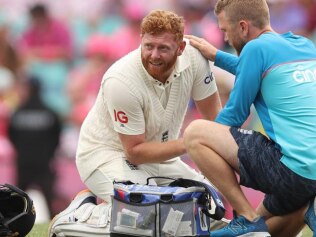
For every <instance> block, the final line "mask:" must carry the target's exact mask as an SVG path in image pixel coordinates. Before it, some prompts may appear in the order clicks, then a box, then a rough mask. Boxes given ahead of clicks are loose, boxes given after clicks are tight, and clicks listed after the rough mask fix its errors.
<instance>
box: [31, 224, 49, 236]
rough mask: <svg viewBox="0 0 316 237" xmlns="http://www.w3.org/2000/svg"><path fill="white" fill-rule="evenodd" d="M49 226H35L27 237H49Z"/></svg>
mask: <svg viewBox="0 0 316 237" xmlns="http://www.w3.org/2000/svg"><path fill="white" fill-rule="evenodd" d="M47 230H48V224H41V225H35V226H34V227H33V229H32V230H31V232H30V233H29V234H28V235H27V236H26V237H47V236H48V232H47Z"/></svg>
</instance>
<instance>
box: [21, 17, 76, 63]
mask: <svg viewBox="0 0 316 237" xmlns="http://www.w3.org/2000/svg"><path fill="white" fill-rule="evenodd" d="M20 46H21V52H22V54H24V55H25V54H26V55H29V53H31V56H35V57H37V58H39V59H41V60H54V59H65V58H69V57H70V56H71V54H72V40H71V36H70V32H69V30H68V28H67V27H66V26H65V25H64V24H63V23H61V22H59V21H57V20H55V19H49V21H47V22H46V24H45V25H44V26H43V25H40V26H39V25H32V26H31V27H30V28H29V29H28V30H27V31H26V32H25V33H24V34H23V36H22V38H21V44H20Z"/></svg>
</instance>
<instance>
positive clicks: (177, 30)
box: [141, 10, 184, 41]
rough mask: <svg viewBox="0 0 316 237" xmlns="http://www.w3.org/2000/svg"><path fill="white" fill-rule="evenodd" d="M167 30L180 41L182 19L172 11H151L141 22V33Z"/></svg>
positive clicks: (182, 30) (182, 27)
mask: <svg viewBox="0 0 316 237" xmlns="http://www.w3.org/2000/svg"><path fill="white" fill-rule="evenodd" d="M164 32H169V33H172V34H174V35H175V39H176V41H182V40H183V35H184V19H183V17H181V16H178V15H177V14H175V13H174V12H171V11H164V10H153V11H151V12H150V13H149V14H148V15H147V16H146V17H145V18H144V19H143V20H142V23H141V34H142V35H144V34H145V33H148V34H153V35H155V34H160V33H164Z"/></svg>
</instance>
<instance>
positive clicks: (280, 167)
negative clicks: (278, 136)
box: [230, 127, 316, 215]
mask: <svg viewBox="0 0 316 237" xmlns="http://www.w3.org/2000/svg"><path fill="white" fill-rule="evenodd" d="M230 132H231V134H232V136H233V137H234V139H235V141H236V143H237V145H238V147H239V149H238V159H239V168H240V184H241V185H243V186H246V187H249V188H253V189H255V190H259V191H261V192H263V193H265V197H264V200H263V205H264V206H265V208H266V209H267V210H268V211H269V212H270V213H272V214H273V215H285V214H288V213H291V212H293V211H296V210H298V209H299V208H301V207H303V206H304V205H306V204H307V203H308V201H310V200H311V199H312V198H313V197H315V195H316V180H310V179H306V178H304V177H302V176H300V175H298V174H296V173H294V172H293V171H292V170H290V169H289V168H287V167H286V166H285V165H284V164H283V163H282V162H280V159H281V158H282V153H281V151H280V149H279V148H278V147H277V146H276V144H275V143H274V142H273V141H271V140H269V139H268V138H267V137H265V136H264V135H262V134H261V133H259V132H255V131H252V130H244V129H239V128H234V127H232V128H230Z"/></svg>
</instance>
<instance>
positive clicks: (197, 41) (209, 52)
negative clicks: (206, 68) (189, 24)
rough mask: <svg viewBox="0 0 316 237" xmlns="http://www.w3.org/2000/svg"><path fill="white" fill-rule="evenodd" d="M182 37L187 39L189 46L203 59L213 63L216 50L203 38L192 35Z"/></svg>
mask: <svg viewBox="0 0 316 237" xmlns="http://www.w3.org/2000/svg"><path fill="white" fill-rule="evenodd" d="M184 37H185V38H187V39H189V41H190V44H191V45H192V46H193V47H195V48H197V49H198V50H199V51H200V52H201V54H202V55H203V56H204V57H205V58H207V59H208V60H210V61H213V62H214V60H215V56H216V52H217V48H215V47H214V46H213V45H211V44H210V43H209V42H207V41H206V40H205V39H203V38H199V37H197V36H194V35H185V36H184Z"/></svg>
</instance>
